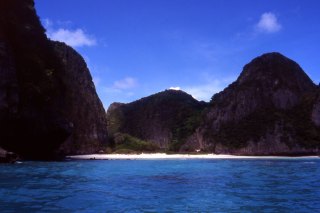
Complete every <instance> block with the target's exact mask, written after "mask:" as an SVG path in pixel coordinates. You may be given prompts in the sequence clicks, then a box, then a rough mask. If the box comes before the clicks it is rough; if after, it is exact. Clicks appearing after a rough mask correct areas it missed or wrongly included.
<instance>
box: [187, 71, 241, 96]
mask: <svg viewBox="0 0 320 213" xmlns="http://www.w3.org/2000/svg"><path fill="white" fill-rule="evenodd" d="M204 76H205V77H206V80H205V81H204V82H203V83H202V84H199V85H191V86H187V87H185V88H182V89H183V90H184V91H186V92H187V93H189V94H190V95H192V97H193V98H195V99H197V100H199V101H210V100H211V97H212V96H213V95H214V94H216V93H218V92H221V91H222V90H223V89H225V88H226V87H227V86H228V85H229V84H230V83H231V82H233V81H234V80H235V77H234V76H229V77H225V78H222V79H214V78H213V76H209V75H207V74H205V75H204Z"/></svg>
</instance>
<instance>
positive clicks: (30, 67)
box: [0, 0, 107, 159]
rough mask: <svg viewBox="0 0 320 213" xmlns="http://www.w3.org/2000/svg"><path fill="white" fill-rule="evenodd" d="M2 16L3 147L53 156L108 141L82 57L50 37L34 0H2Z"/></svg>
mask: <svg viewBox="0 0 320 213" xmlns="http://www.w3.org/2000/svg"><path fill="white" fill-rule="evenodd" d="M0 14H1V16H0V146H1V147H2V148H4V149H6V150H9V151H13V152H16V153H18V154H19V155H21V156H22V157H24V158H28V159H53V158H55V157H57V155H59V154H62V155H63V154H66V153H70V154H76V153H91V152H94V151H97V149H99V148H100V146H99V145H105V143H106V141H107V136H106V129H105V128H106V127H105V126H106V125H105V122H104V121H105V118H104V117H105V114H104V111H103V108H102V105H101V103H100V101H99V99H98V97H97V95H96V93H95V91H94V87H93V84H92V80H91V77H90V74H89V72H88V70H87V69H86V67H85V65H84V62H83V60H82V59H81V57H80V56H79V55H78V54H76V53H75V52H74V51H73V50H71V49H70V48H69V47H65V46H64V45H62V44H55V43H52V42H51V41H50V40H48V39H47V37H46V35H45V30H44V28H43V27H42V26H41V23H40V21H39V18H38V17H37V15H36V12H35V9H34V2H33V0H2V1H0ZM57 53H58V54H57ZM75 91H77V92H78V94H79V96H77V97H76V96H75V95H74V94H75ZM83 103H85V104H86V105H83ZM94 118H96V119H94ZM98 132H99V133H98ZM66 141H67V142H66ZM91 142H92V145H91V144H90V145H89V143H91ZM62 144H63V145H62ZM61 145H62V146H61Z"/></svg>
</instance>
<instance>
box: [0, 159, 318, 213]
mask: <svg viewBox="0 0 320 213" xmlns="http://www.w3.org/2000/svg"><path fill="white" fill-rule="evenodd" d="M0 212H2V213H6V212H59V213H60V212H241V213H242V212H290V213H292V212H320V159H319V158H302V159H300V158H292V159H291V158H290V159H206V160H204V159H199V160H190V159H188V160H182V159H181V160H163V159H162V160H70V161H64V162H33V161H25V162H20V163H17V164H1V165H0Z"/></svg>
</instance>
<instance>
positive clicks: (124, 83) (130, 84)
mask: <svg viewBox="0 0 320 213" xmlns="http://www.w3.org/2000/svg"><path fill="white" fill-rule="evenodd" d="M137 86H138V82H137V80H136V79H135V78H132V77H126V78H124V79H121V80H118V81H115V82H114V83H113V88H115V89H121V90H125V89H131V88H134V87H137Z"/></svg>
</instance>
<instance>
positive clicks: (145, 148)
mask: <svg viewBox="0 0 320 213" xmlns="http://www.w3.org/2000/svg"><path fill="white" fill-rule="evenodd" d="M114 141H115V147H114V150H115V151H114V152H115V153H119V152H125V153H128V152H156V151H157V150H159V147H158V146H157V145H156V144H154V143H151V142H148V141H143V140H140V139H138V138H136V137H133V136H131V135H129V134H123V133H117V134H115V136H114Z"/></svg>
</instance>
